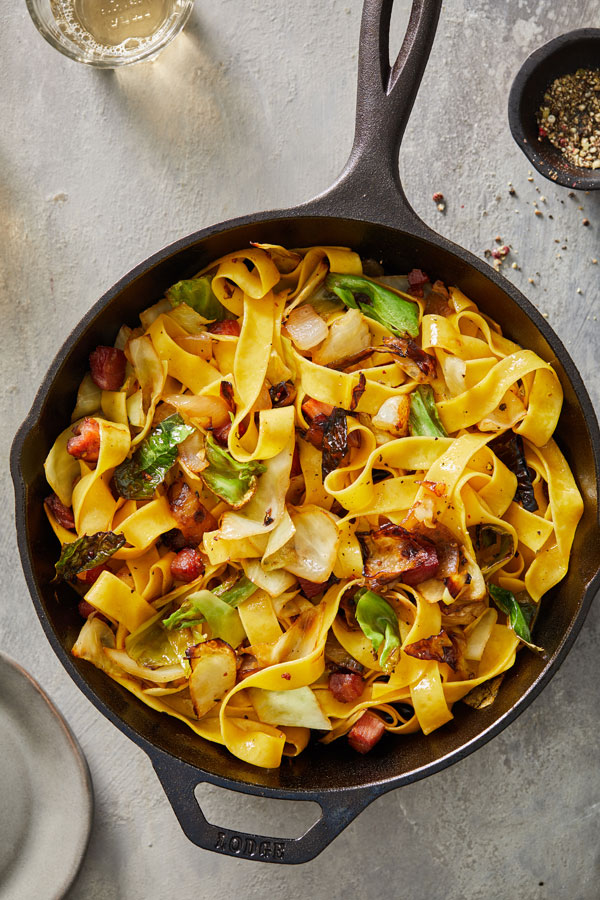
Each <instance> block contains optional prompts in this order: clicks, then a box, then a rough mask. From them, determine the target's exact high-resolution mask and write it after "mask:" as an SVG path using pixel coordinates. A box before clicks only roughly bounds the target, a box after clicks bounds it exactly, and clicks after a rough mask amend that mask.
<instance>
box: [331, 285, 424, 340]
mask: <svg viewBox="0 0 600 900" xmlns="http://www.w3.org/2000/svg"><path fill="white" fill-rule="evenodd" d="M325 287H326V288H327V289H328V290H330V291H332V292H333V293H334V294H335V295H336V296H337V297H339V298H340V300H342V301H343V302H344V303H345V304H346V306H350V307H353V308H354V309H360V311H361V312H362V314H363V315H365V316H367V317H368V318H369V319H374V320H375V321H376V322H379V323H380V324H381V325H384V326H385V327H386V328H389V330H390V331H391V332H392V333H393V334H396V335H398V336H399V337H401V336H403V335H406V334H408V335H410V337H413V338H414V337H417V336H418V334H419V307H418V306H417V304H416V303H413V301H412V300H408V299H407V300H404V299H403V298H402V297H400V296H399V295H398V294H396V293H395V292H394V291H391V290H390V289H389V288H386V287H384V286H383V285H381V284H377V283H376V282H375V281H370V280H369V279H368V278H363V277H362V276H360V275H338V274H336V273H335V272H330V274H329V275H328V276H327V278H326V279H325Z"/></svg>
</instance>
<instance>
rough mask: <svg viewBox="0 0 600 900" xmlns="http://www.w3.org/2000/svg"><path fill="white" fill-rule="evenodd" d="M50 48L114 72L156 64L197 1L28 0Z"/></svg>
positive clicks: (28, 7)
mask: <svg viewBox="0 0 600 900" xmlns="http://www.w3.org/2000/svg"><path fill="white" fill-rule="evenodd" d="M26 3H27V9H28V10H29V14H30V15H31V18H32V19H33V22H34V24H35V26H36V28H37V29H38V31H39V32H40V34H41V35H42V36H43V37H45V38H46V40H47V41H48V43H49V44H51V45H52V46H53V47H55V48H56V49H57V50H59V51H60V52H61V53H64V55H65V56H68V57H69V58H70V59H74V60H76V61H77V62H81V63H86V64H87V65H90V66H99V67H100V68H104V69H114V68H117V66H126V65H130V64H131V63H136V62H140V61H141V60H147V59H152V58H153V57H154V56H156V55H157V54H158V53H159V52H160V51H161V50H162V49H163V48H164V47H166V45H167V44H168V43H169V42H170V41H172V40H173V38H174V37H175V36H176V35H177V34H179V32H180V31H181V29H182V28H183V26H184V25H185V23H186V22H187V20H188V18H189V15H190V13H191V11H192V8H193V5H194V0H92V2H91V3H90V2H87V3H86V2H85V0H26Z"/></svg>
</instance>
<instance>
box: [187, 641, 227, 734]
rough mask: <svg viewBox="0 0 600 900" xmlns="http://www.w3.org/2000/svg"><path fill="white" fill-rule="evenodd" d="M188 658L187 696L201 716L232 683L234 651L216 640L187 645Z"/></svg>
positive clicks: (197, 713)
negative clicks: (189, 671) (189, 664)
mask: <svg viewBox="0 0 600 900" xmlns="http://www.w3.org/2000/svg"><path fill="white" fill-rule="evenodd" d="M188 657H189V659H190V662H191V666H192V675H191V678H190V681H189V690H190V697H191V699H192V704H193V707H194V712H195V713H196V715H197V716H198V718H199V719H201V718H202V716H204V715H206V713H207V712H208V711H209V710H210V709H212V707H213V706H215V704H216V703H218V702H219V700H222V699H223V697H224V696H225V694H226V693H227V692H228V691H230V690H231V688H232V687H233V686H234V684H235V679H236V674H237V667H236V658H235V653H234V652H233V650H232V648H231V647H230V646H229V644H228V643H227V642H226V641H223V640H218V639H217V640H212V641H204V643H202V644H196V645H195V646H194V647H190V650H189V653H188Z"/></svg>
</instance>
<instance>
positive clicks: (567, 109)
mask: <svg viewBox="0 0 600 900" xmlns="http://www.w3.org/2000/svg"><path fill="white" fill-rule="evenodd" d="M582 70H592V71H594V72H598V78H599V79H600V28H581V29H579V30H577V31H570V32H568V33H567V34H562V35H560V36H559V37H557V38H554V40H552V41H550V42H549V43H547V44H544V46H543V47H540V48H539V49H538V50H536V51H534V53H532V54H531V56H529V57H528V59H526V60H525V62H524V63H523V65H522V66H521V68H520V69H519V71H518V73H517V75H516V77H515V79H514V81H513V84H512V87H511V90H510V95H509V98H508V121H509V125H510V130H511V133H512V136H513V137H514V139H515V141H516V143H517V144H518V146H519V147H520V148H521V150H522V151H523V153H524V154H525V156H526V157H527V158H528V159H529V161H530V162H531V163H532V165H533V166H535V168H536V169H537V170H538V172H540V173H541V174H542V175H544V176H545V177H546V178H548V179H549V180H550V181H553V182H554V183H555V184H561V185H563V186H564V187H569V188H575V189H576V190H586V191H589V190H598V189H600V166H598V167H596V168H593V164H594V161H595V159H597V160H600V119H598V120H597V119H596V118H595V115H593V119H592V136H591V137H590V136H587V137H586V140H587V146H586V145H585V144H584V143H583V135H582V132H583V131H584V120H585V119H587V120H589V115H590V112H591V111H592V110H593V113H595V110H596V109H597V108H598V104H600V94H599V95H595V92H593V91H592V93H591V95H590V91H589V80H586V79H584V78H583V77H578V78H570V79H567V80H566V82H563V83H562V84H561V87H562V86H563V85H564V93H563V94H562V97H564V109H562V111H561V112H562V115H561V116H559V117H557V118H558V119H559V121H560V123H561V125H564V126H565V129H564V133H565V137H564V139H561V138H560V137H559V140H558V141H556V136H555V135H553V134H552V129H551V128H548V127H544V124H543V121H542V123H540V119H541V118H542V117H543V116H544V115H546V117H547V116H548V115H551V116H552V115H553V114H554V112H555V111H554V110H550V109H549V107H548V101H547V100H545V95H546V94H547V92H548V91H549V90H550V88H551V87H552V86H553V84H554V82H555V81H556V79H562V78H563V76H576V75H578V76H581V72H582ZM578 81H580V83H581V85H582V86H583V85H584V84H586V85H587V88H586V91H585V93H588V97H587V99H586V97H585V94H584V95H583V96H582V98H581V100H582V102H581V103H580V104H577V103H576V102H574V97H573V90H574V89H575V90H576V89H577V82H578ZM599 84H600V81H599ZM560 96H561V94H559V97H560ZM582 106H583V109H581V107H582ZM546 110H547V112H546ZM569 116H571V117H572V118H573V122H572V124H571V127H569V125H567V122H569ZM576 118H577V119H578V121H576V120H575V119H576ZM594 123H595V124H594ZM550 124H551V125H555V126H556V123H555V122H551V123H550ZM571 129H573V130H571ZM556 130H557V129H556V127H555V128H554V131H556ZM585 130H586V131H589V121H588V127H587V129H585ZM549 132H550V134H549ZM596 135H597V136H596ZM552 140H555V142H556V144H559V145H558V146H556V145H555V143H554V142H552ZM562 140H564V145H562V146H561V144H562ZM595 147H597V148H598V149H597V155H596V156H595V157H594V148H595ZM575 158H579V159H582V160H583V161H584V164H580V165H575V164H574V162H573V161H572V160H573V159H575Z"/></svg>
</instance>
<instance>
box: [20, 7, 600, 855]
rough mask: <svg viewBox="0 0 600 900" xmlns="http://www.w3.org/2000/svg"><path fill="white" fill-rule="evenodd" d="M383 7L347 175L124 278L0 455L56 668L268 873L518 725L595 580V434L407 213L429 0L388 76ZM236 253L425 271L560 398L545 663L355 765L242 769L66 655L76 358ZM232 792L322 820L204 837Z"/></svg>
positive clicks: (372, 16) (82, 367) (467, 257)
mask: <svg viewBox="0 0 600 900" xmlns="http://www.w3.org/2000/svg"><path fill="white" fill-rule="evenodd" d="M392 4H393V0H365V4H364V10H363V19H362V32H361V45H360V57H359V78H358V105H357V117H356V137H355V142H354V146H353V149H352V152H351V155H350V159H349V162H348V164H347V166H346V168H345V170H344V172H343V173H342V175H341V177H340V178H339V180H338V181H337V182H336V183H335V184H334V186H333V187H332V188H331V189H330V190H329V191H327V192H325V193H324V194H322V195H320V196H319V197H317V198H316V199H315V200H313V201H311V202H310V203H307V204H305V205H303V206H300V207H298V208H296V209H289V210H283V211H277V212H266V213H260V214H257V215H252V216H247V217H244V218H240V219H235V220H234V221H230V222H226V223H224V224H221V225H215V226H213V227H212V228H207V229H204V230H202V231H199V232H197V233H196V234H192V235H190V236H188V237H186V238H183V239H182V240H180V241H178V242H177V243H175V244H172V245H171V246H170V247H167V248H166V249H165V250H162V251H161V252H160V253H157V254H156V255H154V256H152V257H151V258H150V259H148V260H146V261H145V262H144V263H142V264H141V265H140V266H138V267H137V268H135V269H133V271H132V272H130V273H129V274H128V275H126V276H125V278H123V279H122V280H121V281H120V282H119V283H118V284H117V285H116V286H115V287H113V288H112V289H111V290H110V291H108V293H107V294H105V295H104V296H103V297H102V298H101V299H100V300H99V301H98V303H96V304H95V306H94V307H93V308H92V309H91V310H90V312H89V313H88V314H87V316H85V318H84V319H83V321H82V322H81V323H80V324H79V325H78V327H77V328H76V329H75V331H74V332H73V334H72V335H71V336H70V337H69V338H68V340H67V341H66V343H65V345H64V346H63V348H62V349H61V350H60V352H59V353H58V355H57V357H56V359H55V360H54V362H53V363H52V366H51V367H50V371H49V372H48V375H47V376H46V378H45V379H44V383H43V385H42V387H41V388H40V391H39V393H38V395H37V397H36V399H35V402H34V404H33V408H32V410H31V412H30V414H29V416H28V417H27V419H26V421H25V422H24V424H23V425H22V427H21V428H20V430H19V432H18V434H17V437H16V439H15V442H14V446H13V450H12V460H11V463H12V474H13V479H14V484H15V492H16V517H17V531H18V539H19V547H20V551H21V556H22V560H23V567H24V570H25V576H26V578H27V583H28V585H29V589H30V591H31V595H32V598H33V602H34V604H35V607H36V610H37V613H38V615H39V617H40V620H41V623H42V625H43V627H44V630H45V632H46V635H47V637H48V639H49V641H50V643H51V644H52V646H53V648H54V650H55V652H56V654H57V655H58V657H59V658H60V660H61V662H62V663H63V665H64V666H65V668H66V669H67V671H68V672H69V674H70V675H71V677H72V678H73V679H74V681H75V682H76V683H77V684H78V685H79V687H80V688H81V690H82V691H83V692H84V693H85V694H86V695H87V696H88V697H89V699H90V700H91V701H92V703H94V704H95V706H96V707H97V708H98V709H99V710H101V712H103V713H104V715H105V716H107V718H109V719H110V720H111V721H112V722H113V723H114V724H115V725H116V726H117V727H118V728H119V729H120V730H121V731H122V732H123V733H124V734H126V735H128V736H129V737H130V738H131V739H132V740H133V741H135V743H136V744H138V746H140V747H141V748H142V749H143V750H144V751H145V752H146V753H147V754H148V756H149V757H150V759H151V761H152V764H153V766H154V768H155V770H156V772H157V774H158V777H159V778H160V780H161V782H162V784H163V787H164V789H165V791H166V793H167V796H168V798H169V800H170V802H171V804H172V806H173V809H174V811H175V814H176V815H177V817H178V819H179V821H180V823H181V826H182V828H183V829H184V831H185V833H186V834H187V836H188V837H189V838H190V840H192V841H193V842H194V843H196V844H198V845H199V846H200V847H204V848H205V849H208V850H216V851H217V852H221V853H226V854H229V855H230V856H240V857H246V858H252V859H261V860H264V861H267V862H282V863H301V862H306V861H307V860H310V859H312V858H313V857H315V856H316V855H317V854H318V853H320V852H321V850H323V849H324V848H325V847H326V846H327V845H328V844H329V843H330V842H331V841H332V840H333V838H334V837H335V836H336V835H337V834H339V833H340V831H342V829H343V828H345V827H346V825H348V824H349V823H350V822H351V821H352V820H353V819H354V818H355V817H356V816H357V815H358V814H359V813H360V812H361V810H363V809H364V808H365V807H366V806H367V805H368V804H369V803H371V802H372V801H373V800H374V799H375V798H376V797H379V796H380V795H381V794H384V793H385V792H386V791H389V790H391V789H393V788H397V787H400V786H401V785H404V784H408V783H410V782H413V781H417V780H418V779H420V778H423V777H425V776H426V775H430V774H432V773H434V772H438V771H439V770H440V769H443V768H445V767H446V766H449V765H450V764H451V763H454V762H456V761H457V760H459V759H462V758H463V757H465V756H467V755H468V754H469V753H471V752H472V751H473V750H475V749H476V748H477V747H481V746H482V745H483V744H485V743H486V741H488V740H490V738H492V737H493V736H494V735H496V734H498V733H499V732H500V731H501V730H502V729H503V728H505V727H506V725H508V724H509V722H511V721H512V720H513V719H515V718H516V717H517V715H519V713H521V712H522V711H523V710H524V709H525V707H526V706H527V705H528V704H529V703H530V702H531V701H532V700H533V698H534V697H535V696H536V695H537V694H538V693H539V692H540V690H541V689H542V688H543V687H544V685H545V684H547V682H548V681H549V679H550V677H551V676H552V675H553V674H554V672H556V670H557V668H558V666H559V665H560V663H561V662H562V660H563V659H564V657H565V655H566V653H567V651H568V650H569V648H570V647H571V645H572V643H573V641H574V639H575V636H576V634H577V632H578V631H579V629H580V628H581V625H582V624H583V620H584V618H585V615H586V612H587V610H588V607H589V605H590V602H591V599H592V596H593V594H594V592H595V589H596V588H597V586H598V583H599V569H600V542H598V541H597V539H596V534H597V516H598V505H597V498H598V472H599V468H600V465H599V464H600V458H599V457H600V454H599V448H600V435H599V433H598V426H597V422H596V419H595V416H594V412H593V409H592V406H591V403H590V400H589V398H588V395H587V393H586V390H585V388H584V386H583V383H582V381H581V378H580V376H579V374H578V373H577V370H576V368H575V366H574V365H573V362H572V361H571V359H570V358H569V356H568V355H567V353H566V351H565V349H564V347H563V345H562V344H561V342H560V341H559V340H558V338H557V337H556V335H554V333H553V332H552V330H551V329H550V328H549V326H548V324H547V322H545V320H544V319H543V318H542V317H541V316H540V315H539V313H538V312H537V310H536V309H534V307H533V306H532V305H531V304H530V303H529V302H528V301H527V300H526V299H525V297H523V296H522V295H521V294H520V293H519V291H517V290H516V288H514V287H513V286H512V285H511V284H509V283H508V282H507V281H504V280H503V279H502V278H501V277H500V276H499V275H498V274H496V273H495V272H493V271H492V269H490V268H489V267H488V266H487V265H486V264H485V263H483V262H481V261H480V260H478V259H476V258H475V257H474V256H472V255H471V254H470V253H467V252H466V251H465V250H462V249H461V248H460V247H457V246H456V245H455V244H452V243H451V242H449V241H447V240H446V239H445V238H442V237H440V236H439V235H437V234H435V232H433V231H431V230H430V229H429V228H428V227H427V226H426V225H425V224H424V223H423V222H422V221H421V220H420V219H419V218H418V217H417V215H416V214H415V213H414V211H413V210H412V209H411V207H410V206H409V204H408V202H407V200H406V197H405V195H404V192H403V190H402V186H401V184H400V179H399V174H398V168H397V159H398V150H399V147H400V142H401V139H402V135H403V132H404V129H405V126H406V122H407V120H408V116H409V113H410V110H411V108H412V105H413V102H414V99H415V96H416V93H417V88H418V86H419V83H420V80H421V77H422V74H423V71H424V69H425V64H426V61H427V58H428V56H429V51H430V49H431V46H432V44H433V39H434V34H435V29H436V25H437V20H438V16H439V12H440V6H441V0H414V2H413V8H412V14H411V18H410V23H409V26H408V31H407V35H406V38H405V41H404V44H403V46H402V49H401V51H400V54H399V56H398V59H397V60H396V62H395V63H394V65H393V66H392V67H391V68H390V65H389V63H388V32H389V23H390V16H391V8H392ZM249 241H265V242H272V243H281V244H284V245H286V246H288V247H306V246H309V245H313V244H338V245H339V244H342V245H347V246H349V247H353V248H355V249H356V250H358V251H360V253H361V254H363V255H364V256H366V257H375V258H377V259H382V260H383V261H384V264H385V266H386V268H387V270H388V271H390V272H406V271H408V270H409V269H411V268H413V267H415V266H416V267H420V268H423V269H425V270H426V271H427V272H428V273H429V274H430V276H435V277H439V278H442V279H443V280H444V281H446V282H448V283H450V284H455V285H458V286H459V287H460V288H461V289H462V290H463V291H465V292H466V294H467V295H468V296H470V297H473V298H474V299H475V300H476V301H477V303H478V304H479V305H480V307H481V308H482V310H483V311H484V312H486V313H488V314H489V315H491V316H493V317H494V318H495V319H497V320H498V321H499V322H500V323H501V324H502V326H503V328H504V329H505V332H506V333H507V334H508V335H509V336H510V337H511V338H514V339H516V340H518V341H519V342H520V343H521V344H523V346H525V347H530V348H532V349H533V350H535V351H536V352H537V353H538V354H540V356H542V357H543V358H544V359H547V360H552V361H553V363H554V365H555V367H556V370H557V372H558V374H559V377H560V379H561V381H562V384H563V387H564V392H565V405H564V411H563V414H562V416H561V422H560V426H559V429H558V434H557V437H558V441H559V443H560V445H561V447H562V449H563V451H564V452H565V453H566V456H567V458H568V460H569V463H570V465H571V466H572V468H573V470H574V472H575V474H576V477H577V480H578V482H579V486H580V488H581V490H582V492H583V495H584V498H585V515H584V517H583V520H582V522H581V524H580V526H579V529H578V531H577V536H576V540H575V547H574V551H573V556H574V559H575V560H576V561H577V562H576V565H572V566H571V569H570V571H569V574H568V576H567V577H566V578H565V579H564V580H563V581H562V582H561V583H560V585H558V587H557V588H556V589H555V590H554V591H552V592H551V593H550V595H549V596H547V597H546V598H545V599H544V603H543V606H542V611H541V614H540V618H539V624H538V625H537V630H536V642H537V643H538V644H542V645H543V646H544V647H545V648H547V650H548V657H549V659H548V660H547V661H544V660H542V659H540V657H538V656H536V655H534V654H533V653H529V652H522V653H520V654H519V656H518V661H517V663H516V665H515V666H514V668H513V669H512V670H511V671H510V673H509V674H508V676H507V677H506V678H505V681H504V683H503V685H502V690H501V691H500V694H499V696H498V698H497V700H496V702H495V703H494V704H493V705H492V706H491V707H489V708H487V709H485V710H479V711H476V710H473V709H471V708H469V707H466V706H464V704H460V703H459V704H457V705H456V707H455V718H454V719H453V721H452V722H451V723H449V724H448V725H446V726H445V727H444V728H443V729H441V730H440V731H437V732H435V733H434V734H432V735H430V736H429V737H427V738H425V737H423V736H422V735H411V736H409V737H403V738H394V737H393V736H388V737H386V738H384V740H383V741H381V742H380V743H379V744H378V745H377V746H376V747H375V748H374V750H373V751H372V752H371V753H370V754H368V755H366V756H364V757H361V756H359V755H357V754H355V753H354V752H353V751H352V750H350V749H349V748H348V746H347V744H346V741H344V740H340V741H336V742H335V743H334V744H332V745H330V746H328V747H323V746H322V745H320V744H318V743H315V744H314V745H312V746H310V747H308V748H307V749H306V751H305V752H304V753H302V754H301V755H300V756H299V757H298V758H296V759H291V760H290V759H286V760H285V761H284V763H283V765H282V766H281V768H280V769H279V770H264V769H257V768H253V767H251V766H249V765H247V764H245V763H243V762H241V761H240V760H237V759H235V758H234V757H232V756H231V755H230V754H229V753H227V751H225V750H224V749H223V748H221V747H219V746H218V745H216V744H212V743H208V742H203V741H202V740H201V739H200V738H198V737H196V736H195V735H193V734H192V733H191V732H190V731H189V730H188V729H187V728H186V727H185V726H184V725H182V724H180V723H179V722H177V721H175V720H172V719H169V718H168V717H166V716H164V715H161V714H158V713H155V712H153V711H152V710H150V709H148V708H147V707H145V706H143V705H142V704H141V703H140V702H138V701H137V700H136V699H135V698H134V697H132V696H131V695H130V694H129V693H128V692H127V691H126V690H124V689H123V688H121V687H120V686H119V685H118V684H116V683H115V682H113V681H111V680H110V679H109V678H107V677H106V676H105V675H103V674H102V673H101V672H100V671H98V670H97V669H95V668H94V667H93V666H91V665H90V664H89V663H86V662H82V661H79V660H76V659H74V658H72V657H71V656H70V654H69V648H70V647H71V646H72V644H73V642H74V641H75V638H76V635H77V633H78V631H79V628H80V625H81V619H80V618H79V616H78V613H77V609H76V605H75V603H74V602H73V595H72V590H71V589H70V588H69V587H68V586H67V587H56V586H54V585H52V584H51V580H52V577H53V575H54V562H55V559H56V556H57V546H56V540H55V538H54V537H53V535H52V534H51V532H50V529H49V527H48V525H47V523H46V519H45V516H44V513H43V509H42V500H43V497H44V496H45V494H46V493H47V486H46V485H45V481H44V475H43V468H42V463H43V461H44V458H45V456H46V454H47V452H48V450H49V449H50V447H51V446H52V443H53V441H54V439H55V437H56V435H57V433H58V432H59V431H60V429H61V428H62V427H63V423H64V422H67V421H69V416H70V413H71V410H72V409H73V405H74V401H75V396H76V391H77V386H78V384H79V381H80V379H81V378H82V376H83V374H84V372H85V371H86V369H87V357H88V354H89V352H90V350H91V349H92V348H94V347H95V346H96V345H97V344H99V343H112V341H113V340H114V337H115V334H116V331H117V329H118V327H119V325H120V324H121V323H122V322H129V323H130V324H132V325H133V324H134V323H135V321H136V316H137V314H138V313H139V312H140V310H142V309H144V308H145V307H147V306H149V305H150V304H151V303H153V302H154V301H155V300H156V299H158V298H159V297H161V296H162V294H163V292H164V291H165V289H166V288H167V287H168V286H169V285H170V284H172V283H173V282H175V281H177V280H179V279H181V278H185V277H189V276H190V275H192V274H193V273H194V272H196V271H197V270H198V269H199V268H200V267H201V266H203V265H204V264H206V263H208V262H209V261H211V260H213V259H216V258H217V257H219V256H221V255H222V254H224V253H227V252H231V251H233V250H236V249H238V248H240V247H244V246H246V245H247V244H248V242H249ZM204 781H206V782H210V783H212V784H216V785H220V786H222V787H226V788H230V789H232V790H235V791H240V792H242V793H246V794H255V795H259V796H266V797H274V798H280V799H290V800H312V801H316V802H317V803H319V804H320V806H321V808H322V816H321V818H320V819H319V820H318V821H317V822H316V823H315V824H314V825H313V826H312V827H311V828H310V829H309V830H308V831H307V832H306V833H305V834H304V835H303V836H302V837H300V838H298V839H296V840H278V839H275V838H273V837H269V838H264V837H260V836H256V835H254V834H246V833H239V832H235V831H231V830H229V829H226V828H219V827H217V826H215V825H212V824H210V823H208V822H207V821H206V819H205V818H204V816H203V815H202V812H201V811H200V809H199V807H198V804H197V802H196V799H195V796H194V789H195V788H196V786H197V785H198V784H199V783H201V782H204Z"/></svg>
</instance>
